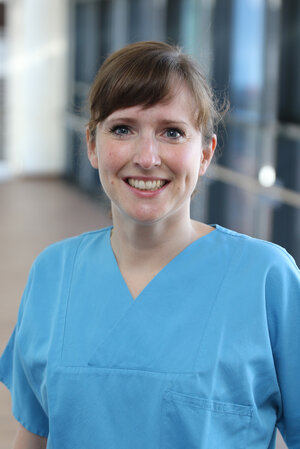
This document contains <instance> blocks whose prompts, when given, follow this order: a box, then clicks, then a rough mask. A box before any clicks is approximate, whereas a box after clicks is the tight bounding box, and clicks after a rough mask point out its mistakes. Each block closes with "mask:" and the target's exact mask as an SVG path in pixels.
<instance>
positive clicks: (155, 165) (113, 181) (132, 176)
mask: <svg viewBox="0 0 300 449" xmlns="http://www.w3.org/2000/svg"><path fill="white" fill-rule="evenodd" d="M177 87H178V88H177V89H176V91H175V89H174V92H175V93H174V95H173V96H172V97H171V99H170V100H169V101H168V102H164V103H158V104H156V105H154V106H151V107H148V108H143V107H142V106H132V107H129V108H124V109H118V110H116V111H114V112H113V113H112V114H110V115H109V116H108V117H107V118H106V119H105V120H104V121H103V122H101V123H99V124H98V126H97V134H96V137H95V139H91V138H90V135H89V131H88V130H87V144H88V156H89V159H90V162H91V164H92V166H93V167H94V168H97V169H98V170H99V176H100V180H101V184H102V186H103V189H104V190H105V192H106V194H107V195H108V197H109V198H110V200H111V203H112V213H113V219H114V221H115V220H119V219H120V220H122V222H123V223H124V220H125V219H129V220H133V221H135V222H137V223H142V224H151V223H155V222H158V221H161V220H168V219H175V220H178V219H189V217H190V215H189V213H190V212H189V211H190V199H191V195H192V193H193V191H194V189H195V186H196V184H197V181H198V178H199V176H201V175H203V174H204V173H205V171H206V169H207V167H208V165H209V163H210V161H211V158H212V155H213V151H214V149H215V145H216V139H215V137H213V139H212V141H211V143H210V144H208V145H206V146H205V148H204V147H203V142H202V135H201V132H200V131H199V130H198V129H196V127H195V119H194V115H195V114H194V109H195V108H194V104H193V100H192V97H191V94H190V92H189V90H188V89H187V88H186V87H185V86H182V85H181V86H177Z"/></svg>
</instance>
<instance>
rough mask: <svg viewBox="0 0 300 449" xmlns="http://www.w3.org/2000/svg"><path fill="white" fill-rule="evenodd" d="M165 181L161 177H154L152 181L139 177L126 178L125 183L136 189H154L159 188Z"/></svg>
mask: <svg viewBox="0 0 300 449" xmlns="http://www.w3.org/2000/svg"><path fill="white" fill-rule="evenodd" d="M166 182H167V181H165V180H163V179H155V180H152V181H149V180H148V181H143V180H141V179H134V178H128V179H127V183H128V184H129V185H130V186H131V187H134V188H135V189H138V190H150V191H155V190H158V189H160V188H161V187H163V186H164V185H165V184H166Z"/></svg>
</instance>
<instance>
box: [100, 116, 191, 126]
mask: <svg viewBox="0 0 300 449" xmlns="http://www.w3.org/2000/svg"><path fill="white" fill-rule="evenodd" d="M122 121H124V122H126V123H129V124H130V123H131V124H135V123H137V122H138V119H135V118H132V117H126V116H124V117H122V116H120V117H112V118H108V119H107V122H108V123H115V122H122ZM159 123H161V124H162V125H164V126H168V125H169V126H171V125H172V126H188V123H186V122H185V121H183V120H172V119H162V120H159Z"/></svg>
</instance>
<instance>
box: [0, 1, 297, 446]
mask: <svg viewBox="0 0 300 449" xmlns="http://www.w3.org/2000/svg"><path fill="white" fill-rule="evenodd" d="M152 39H155V40H163V41H167V42H169V43H174V44H179V45H181V46H182V47H183V49H184V51H185V52H188V53H190V54H192V55H194V56H195V57H196V59H197V60H199V62H200V64H201V65H202V67H203V68H204V71H205V72H206V74H207V76H208V78H209V80H210V81H211V83H212V85H213V87H214V89H215V92H216V95H217V96H218V97H219V98H220V100H222V98H223V97H224V96H225V97H228V98H229V100H230V103H231V109H230V113H229V114H228V115H227V118H226V123H225V125H226V126H225V129H220V133H219V151H220V152H221V155H220V157H219V158H218V159H217V160H216V162H215V164H214V165H213V166H211V168H210V170H209V173H208V175H207V176H206V178H205V179H204V180H202V182H201V184H200V186H199V193H198V195H197V196H196V197H195V198H194V199H193V204H192V215H193V217H194V218H196V219H199V220H201V221H204V222H207V223H219V224H220V225H222V226H225V227H229V228H231V229H234V230H236V231H238V232H243V233H246V234H249V235H252V236H255V237H258V238H262V239H265V240H270V241H272V242H275V243H278V244H279V245H281V246H283V247H284V248H286V249H287V250H288V251H289V252H290V253H291V254H292V255H293V257H294V258H295V260H296V261H297V263H298V265H299V264H300V175H299V174H300V2H299V0H284V1H283V0H6V1H3V0H0V207H1V209H0V211H1V212H0V214H1V220H0V231H1V232H0V235H1V239H2V240H0V243H1V248H2V250H1V253H2V254H1V256H0V257H1V260H0V275H1V283H2V288H3V286H4V289H5V295H3V298H4V296H5V299H3V301H6V302H5V305H4V306H5V307H6V308H7V310H10V311H11V312H10V314H9V313H6V312H5V313H4V314H3V312H2V311H1V316H2V318H0V325H1V328H2V333H1V331H0V333H1V335H2V334H3V343H2V342H1V345H2V346H1V349H3V347H4V341H6V340H7V338H8V336H9V334H10V331H11V328H12V325H13V322H14V321H15V317H16V311H17V306H18V303H19V294H21V291H22V289H23V288H24V285H25V282H26V277H27V272H28V269H29V266H30V264H31V263H32V260H33V257H35V256H36V255H37V253H38V252H39V251H40V250H41V249H42V248H43V247H44V246H45V245H47V244H49V243H51V242H52V241H54V240H57V239H60V238H64V237H67V236H70V235H74V234H76V233H79V232H84V231H86V230H89V229H95V228H98V227H101V226H105V225H106V224H108V223H109V222H110V218H109V214H108V212H107V211H108V203H107V200H106V199H105V196H104V195H103V194H102V191H101V187H100V186H99V180H98V175H97V173H96V172H95V171H94V170H93V169H92V168H91V167H90V165H89V162H88V160H87V157H86V152H85V145H84V131H85V125H86V122H87V113H86V109H87V108H86V98H87V95H88V91H89V87H90V85H91V82H92V81H93V79H94V77H95V74H96V72H97V70H98V68H99V66H100V65H101V63H102V62H103V60H104V58H105V57H106V56H107V55H108V54H109V53H111V52H112V51H114V50H116V49H118V48H120V47H122V46H124V45H125V44H127V43H130V42H134V41H139V40H152ZM2 243H3V244H2ZM4 248H5V249H4ZM20 252H21V253H22V257H21V258H20V257H18V255H19V254H20ZM16 259H18V260H17V263H16ZM16 264H17V267H18V268H17V269H16ZM2 278H3V282H2ZM12 286H13V288H12ZM1 302H2V298H1ZM1 309H2V307H1ZM3 315H5V317H6V318H5V317H3ZM7 316H8V317H9V318H8V319H7ZM5 320H6V321H5ZM7 320H8V321H7ZM1 335H0V337H1ZM0 392H1V394H3V395H5V394H6V393H4V392H3V390H0ZM3 397H4V396H3ZM8 400H9V399H7V398H6V399H5V400H4V399H3V401H2V404H4V403H5V404H6V403H7V402H5V401H8ZM0 403H1V401H0ZM5 413H6V414H7V411H2V412H1V410H0V418H1V420H2V423H8V421H9V418H7V416H6V415H5ZM9 422H10V421H9ZM4 427H5V429H6V430H5V429H4ZM8 428H9V426H7V425H5V426H3V432H6V433H5V434H6V435H8V433H7V429H8ZM3 432H2V435H4V433H3ZM9 438H10V434H9V435H8V436H7V441H8V439H9ZM3 441H4V440H3ZM1 447H2V446H1V424H0V449H1ZM3 447H4V446H3ZM5 447H8V446H7V444H6V446H5ZM277 447H278V448H279V447H281V448H283V447H285V446H284V445H283V443H282V442H281V440H279V441H278V446H277Z"/></svg>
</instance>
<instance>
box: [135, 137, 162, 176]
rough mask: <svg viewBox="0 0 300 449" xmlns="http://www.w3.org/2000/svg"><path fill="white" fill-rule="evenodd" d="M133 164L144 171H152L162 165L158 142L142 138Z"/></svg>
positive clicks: (138, 143) (137, 144)
mask: <svg viewBox="0 0 300 449" xmlns="http://www.w3.org/2000/svg"><path fill="white" fill-rule="evenodd" d="M133 163H134V164H135V165H139V166H140V167H141V168H143V169H144V170H150V169H151V168H153V167H157V166H159V165H161V159H160V156H159V148H158V142H156V141H155V138H154V137H151V136H145V137H142V136H141V137H140V138H139V139H137V141H136V149H135V154H134V157H133Z"/></svg>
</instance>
